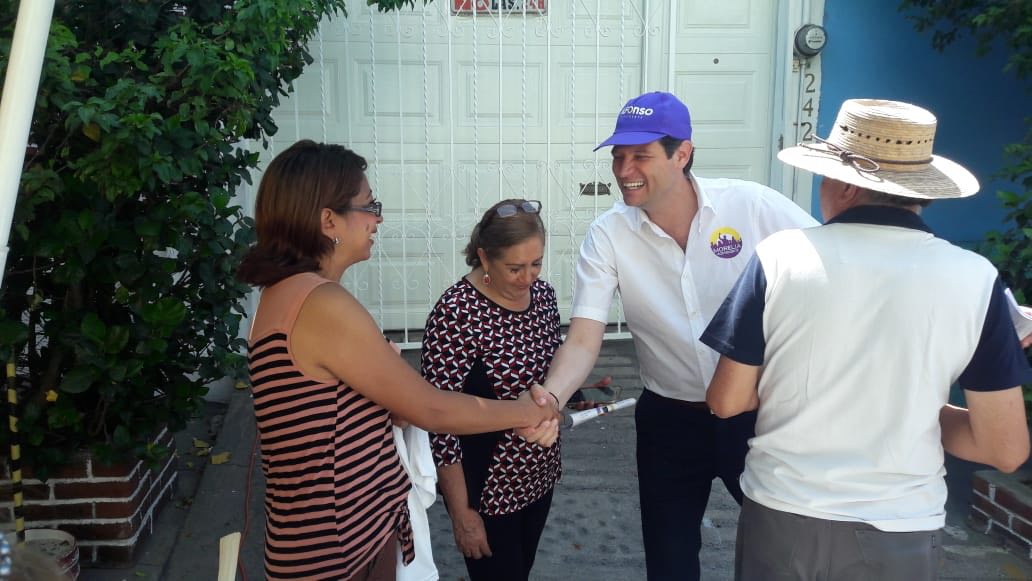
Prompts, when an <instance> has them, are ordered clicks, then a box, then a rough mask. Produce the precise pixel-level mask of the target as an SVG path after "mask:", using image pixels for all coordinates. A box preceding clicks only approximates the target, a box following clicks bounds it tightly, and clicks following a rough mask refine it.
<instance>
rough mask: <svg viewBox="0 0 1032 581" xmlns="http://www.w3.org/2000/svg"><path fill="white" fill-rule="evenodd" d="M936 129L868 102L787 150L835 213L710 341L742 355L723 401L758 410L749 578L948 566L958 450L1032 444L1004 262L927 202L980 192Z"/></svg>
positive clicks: (752, 276) (766, 244) (744, 530)
mask: <svg viewBox="0 0 1032 581" xmlns="http://www.w3.org/2000/svg"><path fill="white" fill-rule="evenodd" d="M935 127H936V119H935V117H934V116H933V115H932V114H931V113H930V112H928V111H926V110H925V109H922V108H920V107H916V106H914V105H910V104H907V103H900V102H895V101H876V100H850V101H846V102H845V103H844V104H843V105H842V109H841V110H840V111H839V114H838V118H837V119H836V121H835V125H834V127H833V128H832V131H831V135H830V136H829V137H828V139H827V140H818V142H817V143H815V144H812V145H810V144H802V145H799V146H796V147H791V148H788V149H786V150H784V151H782V152H781V153H780V154H779V155H778V157H779V158H780V159H781V160H782V161H784V162H785V163H788V164H790V165H793V166H795V167H799V168H802V169H804V170H807V171H810V172H813V173H815V174H819V175H821V176H824V179H823V181H822V183H821V187H820V201H821V213H822V214H823V215H824V218H825V220H826V221H827V223H826V224H825V225H824V226H820V227H817V228H810V229H804V230H787V231H784V232H780V233H778V234H775V235H773V236H771V237H770V238H768V239H766V240H765V241H763V242H762V243H760V244H759V245H758V246H757V248H756V254H755V256H754V257H753V258H752V261H751V262H750V264H749V266H748V267H746V269H745V272H744V273H743V274H742V276H741V278H739V280H738V282H737V283H736V285H735V287H734V288H733V289H732V291H731V293H730V294H729V295H728V297H727V299H726V300H725V302H724V304H723V305H722V306H721V308H720V310H719V311H718V312H717V315H716V316H715V317H714V319H713V321H712V322H711V323H710V325H709V327H708V328H707V330H706V332H705V333H704V334H703V336H702V341H703V342H704V343H706V344H707V345H710V346H711V347H713V348H714V349H716V350H717V351H719V352H720V353H721V354H722V356H721V358H720V362H719V363H718V365H717V370H716V373H715V374H714V377H713V381H712V382H711V383H710V387H709V390H708V392H707V397H706V400H707V402H709V404H710V407H711V408H712V409H713V411H714V413H716V414H717V415H720V416H724V417H726V416H732V415H735V414H738V413H741V412H744V411H747V410H753V409H758V416H757V423H756V437H755V438H753V439H752V440H751V441H750V449H749V453H748V455H747V457H746V463H745V471H744V473H743V474H742V490H743V492H744V493H745V496H746V499H745V502H744V504H743V507H742V513H741V517H740V519H739V524H738V542H737V547H736V555H735V577H736V579H763V580H764V581H767V580H777V579H816V578H827V579H881V580H885V579H900V580H903V579H905V580H913V579H935V578H937V576H938V566H939V558H940V552H941V538H942V527H943V526H944V524H945V510H944V506H945V502H946V483H945V481H944V479H943V475H944V474H945V469H944V467H943V450H944V449H945V450H946V451H947V452H949V453H951V454H953V455H954V456H957V457H959V458H963V459H966V460H971V461H975V462H982V463H986V464H991V465H993V466H995V467H997V468H999V469H1001V470H1004V471H1013V470H1015V469H1017V468H1018V466H1019V465H1020V464H1021V463H1022V462H1024V461H1025V459H1026V458H1027V457H1028V453H1029V435H1028V428H1027V424H1026V421H1025V408H1024V404H1023V401H1022V395H1021V387H1020V384H1022V383H1025V382H1029V381H1032V369H1030V368H1029V365H1028V362H1027V360H1026V359H1025V357H1024V354H1023V353H1022V351H1021V347H1020V345H1019V343H1018V337H1017V334H1016V333H1015V332H1014V327H1013V326H1012V323H1011V321H1010V319H1009V317H1008V314H1007V307H1006V303H1005V300H1006V299H1005V297H1004V291H1003V287H1002V286H1001V283H1000V281H999V277H998V274H997V271H996V269H995V268H994V267H993V266H992V265H991V264H990V263H989V262H988V261H987V260H985V259H984V258H982V257H980V256H978V255H976V254H974V253H972V252H969V251H967V250H963V249H961V248H958V247H956V246H953V245H951V244H949V243H948V242H946V241H944V240H942V239H940V238H936V237H935V235H934V234H932V232H931V231H930V230H929V228H928V226H927V225H925V223H924V222H923V221H922V220H921V217H920V213H921V208H922V207H924V206H926V205H927V204H928V203H929V202H931V201H933V200H940V199H948V198H962V197H966V196H970V195H972V194H974V193H975V192H976V191H977V190H978V182H977V180H976V179H975V177H974V176H973V175H971V173H970V172H968V171H967V170H966V169H964V168H963V167H961V166H960V165H958V164H956V163H954V162H952V161H950V160H948V159H945V158H942V157H940V156H937V155H933V153H932V145H933V141H934V138H935ZM954 382H957V383H959V385H960V386H961V387H962V388H963V389H964V395H965V398H966V400H967V405H968V408H967V409H964V408H960V407H955V406H951V405H948V403H947V400H948V397H949V392H950V386H951V384H953V383H954Z"/></svg>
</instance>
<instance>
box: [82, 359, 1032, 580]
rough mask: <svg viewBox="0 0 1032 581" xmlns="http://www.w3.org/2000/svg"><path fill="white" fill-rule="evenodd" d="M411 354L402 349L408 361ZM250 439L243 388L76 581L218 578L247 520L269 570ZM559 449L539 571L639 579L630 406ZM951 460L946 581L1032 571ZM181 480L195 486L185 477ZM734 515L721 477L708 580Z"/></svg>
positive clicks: (249, 571)
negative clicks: (121, 539)
mask: <svg viewBox="0 0 1032 581" xmlns="http://www.w3.org/2000/svg"><path fill="white" fill-rule="evenodd" d="M416 356H417V355H416V354H415V353H412V352H408V353H406V358H407V359H409V361H410V362H412V361H413V360H414V359H415V357H416ZM604 375H611V376H613V381H614V384H615V385H620V386H622V387H623V394H622V395H621V397H638V395H640V393H641V381H640V379H639V377H638V368H637V362H636V360H635V357H634V350H633V345H632V344H631V342H630V341H612V342H606V343H605V344H604V346H603V352H602V355H601V357H600V358H599V361H598V364H597V365H596V368H595V371H594V373H593V374H592V378H593V379H594V378H597V377H601V376H604ZM254 444H255V425H254V412H253V409H252V407H251V401H250V395H249V392H247V391H246V390H243V391H237V392H235V393H233V394H232V397H231V399H230V401H229V408H228V410H227V412H226V415H225V422H224V423H223V425H222V428H221V430H220V432H219V434H218V439H217V441H216V442H215V445H214V449H213V452H214V453H218V452H223V451H229V452H230V453H231V457H230V461H229V462H228V463H227V464H221V465H210V464H209V465H207V466H206V467H205V468H204V471H203V474H202V475H201V477H200V481H199V483H197V486H196V491H195V493H194V494H193V496H192V502H189V501H186V500H184V501H181V502H180V504H181V505H182V506H183V507H185V508H178V507H176V506H174V505H168V506H166V507H165V508H164V510H163V511H162V515H161V516H160V517H159V518H158V519H157V522H156V524H155V527H156V530H155V534H154V536H153V537H152V538H151V539H150V540H149V541H148V542H147V544H146V545H145V546H144V547H143V548H142V550H141V561H140V564H139V566H137V567H136V568H133V569H119V570H105V569H86V570H84V571H83V573H82V575H81V576H80V579H82V580H83V581H114V580H127V581H139V580H142V579H167V580H171V581H180V580H196V581H200V580H207V579H214V578H215V575H216V572H217V570H218V567H217V563H218V540H219V538H220V537H221V536H222V535H225V534H228V533H231V532H234V531H244V530H245V529H246V535H245V539H244V543H243V546H242V547H241V554H240V560H241V563H242V564H243V566H244V570H245V572H246V575H247V579H248V580H255V579H263V578H264V573H263V568H262V543H263V540H264V539H263V537H264V529H263V526H264V522H263V521H264V509H263V505H262V502H263V495H264V483H263V479H262V476H261V467H260V465H259V463H258V461H257V457H256V456H255V454H254V450H255V445H254ZM563 446H564V450H563V470H564V475H563V478H562V481H561V482H560V483H559V486H558V487H557V489H556V493H555V496H554V502H553V507H552V511H551V514H550V516H549V520H548V525H547V526H546V528H545V532H544V537H543V538H542V541H541V545H540V548H539V550H538V556H537V562H536V564H535V566H534V572H533V575H532V577H533V579H535V580H538V579H540V580H552V579H564V580H565V579H573V580H579V579H585V580H587V579H592V580H593V579H607V580H628V581H631V580H637V579H644V577H645V559H644V552H643V549H642V543H641V528H640V523H639V517H638V514H639V513H638V508H639V507H638V486H637V477H636V468H635V461H634V418H633V411H631V410H626V411H621V412H617V413H616V414H614V415H612V416H609V417H605V418H601V419H599V420H596V421H592V422H588V423H586V424H583V425H581V426H578V427H577V428H575V429H573V430H570V431H568V432H565V433H564V435H563ZM186 452H187V453H188V450H187V451H186ZM187 455H188V454H187ZM187 455H184V456H183V457H182V458H181V461H182V460H185V459H186V456H187ZM252 460H253V463H252ZM193 461H194V462H198V461H201V462H203V461H206V459H204V458H197V459H193ZM953 464H956V465H951V466H950V470H951V474H950V476H949V478H948V481H949V483H950V484H951V486H953V485H954V482H960V483H961V489H960V490H961V491H960V492H957V493H956V494H955V493H954V491H953V490H952V489H951V503H950V505H949V509H950V511H951V512H949V514H948V525H947V529H946V532H947V535H946V545H945V558H944V560H943V563H942V579H963V580H973V579H1032V565H1030V564H1029V562H1027V561H1025V560H1023V559H1021V558H1018V557H1016V556H1014V555H1012V554H1011V553H1008V552H1007V551H1005V550H1004V549H1002V548H1001V547H1000V545H999V544H998V543H997V542H996V541H995V540H993V539H990V538H989V537H986V536H985V535H982V534H980V533H978V532H977V531H974V530H972V529H971V528H970V527H968V526H966V524H965V518H966V516H967V515H966V508H964V507H963V506H961V507H960V509H959V510H954V501H955V500H956V498H957V497H965V498H966V494H967V493H968V492H967V491H964V490H962V486H963V484H964V483H965V482H970V480H969V474H965V472H969V471H970V469H971V468H972V467H974V465H967V464H966V463H953ZM965 478H967V479H965ZM185 485H186V486H187V487H189V486H190V483H189V481H188V479H187V481H185ZM967 486H970V484H967ZM182 492H183V491H181V493H182ZM186 492H187V493H189V492H192V491H189V490H188V491H186ZM248 497H249V498H248ZM245 501H246V502H245ZM429 517H430V529H431V531H430V532H431V537H432V538H433V545H434V559H435V561H436V563H437V566H438V568H439V570H440V573H441V579H442V580H447V581H457V580H459V579H464V578H465V575H466V572H465V566H464V564H463V561H462V557H461V555H460V554H459V553H458V551H457V550H456V549H455V546H454V541H453V537H452V531H451V523H450V521H449V520H448V516H447V514H446V513H445V511H444V508H443V505H442V503H441V502H440V501H438V502H437V503H435V504H434V506H433V507H432V508H431V510H430V513H429ZM737 518H738V507H737V505H736V504H735V503H734V501H733V500H732V499H731V497H730V495H728V493H727V491H725V490H724V488H723V485H722V484H721V483H720V482H719V481H716V482H714V485H713V494H712V496H711V498H710V503H709V506H708V508H707V510H706V516H705V521H704V527H705V528H704V531H703V543H704V546H703V549H702V554H701V559H702V568H703V578H704V579H711V580H723V579H731V578H732V564H733V561H734V541H735V532H736V528H737V527H736V523H737ZM238 579H242V577H240V576H238Z"/></svg>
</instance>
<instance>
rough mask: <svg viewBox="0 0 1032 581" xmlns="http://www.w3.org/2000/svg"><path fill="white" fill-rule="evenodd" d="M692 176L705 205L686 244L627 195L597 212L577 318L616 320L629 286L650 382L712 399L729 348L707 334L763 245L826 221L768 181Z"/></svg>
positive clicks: (580, 275)
mask: <svg viewBox="0 0 1032 581" xmlns="http://www.w3.org/2000/svg"><path fill="white" fill-rule="evenodd" d="M692 179H693V184H694V186H695V191H696V192H697V193H698V197H699V206H698V207H699V211H698V212H697V213H696V215H695V218H694V219H693V220H692V227H691V233H690V234H689V236H688V246H687V248H686V249H685V250H681V247H680V246H679V245H678V244H677V241H675V240H674V239H673V238H671V237H670V236H669V235H667V234H666V233H665V232H663V230H661V229H660V228H659V226H656V224H655V223H653V222H652V220H650V219H649V217H648V215H647V214H646V213H645V212H644V211H643V210H640V209H638V208H634V207H629V206H627V205H625V204H623V203H622V202H617V203H616V204H615V205H614V206H613V208H611V209H610V210H609V211H607V212H606V213H604V214H602V215H601V216H599V217H598V218H596V219H595V221H594V222H593V223H592V224H591V226H590V228H589V229H588V233H587V236H586V237H585V239H584V242H583V243H582V244H581V250H580V258H579V260H578V262H577V286H576V291H575V293H574V299H573V313H572V316H573V317H582V318H585V319H592V320H595V321H600V322H602V323H606V322H607V321H608V318H609V307H610V305H611V303H612V300H613V293H614V291H616V290H617V289H619V291H620V297H621V299H622V301H623V308H624V314H625V316H626V319H627V326H628V328H629V329H630V331H631V335H632V336H633V337H634V346H635V349H636V350H637V354H638V364H639V367H640V368H641V377H642V381H643V382H644V384H645V387H646V388H647V389H649V390H650V391H652V392H654V393H657V394H659V395H662V396H664V397H669V398H674V399H680V400H685V401H704V400H705V399H706V386H707V385H709V382H710V379H712V377H713V372H714V370H715V369H716V365H717V360H718V358H719V355H718V354H717V353H716V352H715V351H713V350H711V349H710V348H709V347H707V346H705V345H703V344H702V343H700V342H699V341H698V338H699V337H700V336H701V335H702V332H703V331H704V330H705V329H706V325H707V324H709V321H710V319H711V318H712V317H713V315H714V314H715V313H716V312H717V309H718V308H719V307H720V305H721V303H722V302H723V301H724V297H726V296H727V294H728V291H730V290H731V287H732V286H733V285H734V283H735V281H736V280H737V279H738V275H739V274H740V273H741V272H742V270H743V269H744V268H745V265H746V264H747V263H748V262H749V258H750V257H751V256H752V255H753V251H754V249H755V247H756V244H757V243H758V242H760V241H761V240H763V239H764V238H766V237H767V236H769V235H770V234H773V233H774V232H778V231H780V230H784V229H787V228H807V227H810V226H816V225H817V221H816V220H814V219H813V218H812V217H811V216H810V215H809V214H807V213H806V212H804V211H803V210H802V209H800V208H799V207H798V206H796V205H795V204H794V203H793V202H792V201H791V200H789V199H788V198H786V197H785V196H782V195H781V194H779V193H778V192H776V191H774V190H772V189H770V188H768V187H766V186H762V185H760V184H757V183H753V182H746V181H741V180H731V179H705V178H695V177H693V178H692Z"/></svg>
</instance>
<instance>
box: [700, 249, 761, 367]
mask: <svg viewBox="0 0 1032 581" xmlns="http://www.w3.org/2000/svg"><path fill="white" fill-rule="evenodd" d="M766 291H767V277H766V276H765V275H764V274H763V266H762V265H761V264H760V259H759V258H758V257H757V256H756V255H755V254H753V257H752V258H751V259H750V260H749V264H747V265H746V266H745V270H744V271H743V272H742V274H741V275H740V276H739V277H738V281H737V282H735V286H734V287H732V288H731V292H730V293H728V295H727V297H726V298H725V299H724V303H723V304H722V305H720V309H718V310H717V314H716V315H714V316H713V320H712V321H710V323H709V325H708V326H707V327H706V331H704V332H703V333H702V337H700V338H699V340H700V341H702V342H703V343H705V344H706V345H708V346H709V347H710V348H712V349H713V350H714V351H717V352H718V353H720V354H721V355H726V356H727V357H729V358H731V359H734V360H735V361H737V362H738V363H744V364H746V365H763V352H764V350H765V349H766V347H767V344H766V341H765V340H764V338H763V307H764V295H765V294H766Z"/></svg>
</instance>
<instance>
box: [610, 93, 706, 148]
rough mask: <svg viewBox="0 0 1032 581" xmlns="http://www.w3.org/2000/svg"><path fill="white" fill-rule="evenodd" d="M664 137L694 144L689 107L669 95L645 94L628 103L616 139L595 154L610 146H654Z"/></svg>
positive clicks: (611, 138)
mask: <svg viewBox="0 0 1032 581" xmlns="http://www.w3.org/2000/svg"><path fill="white" fill-rule="evenodd" d="M663 137H673V138H675V139H684V140H686V141H690V140H691V138H692V118H691V115H689V114H688V107H687V106H685V104H684V103H682V102H681V100H680V99H678V98H677V97H675V96H673V95H672V94H670V93H663V92H659V91H656V92H654V93H645V94H644V95H641V96H639V97H635V98H633V99H631V100H630V101H627V104H626V105H624V106H623V109H620V114H619V115H617V116H616V130H615V131H614V132H613V135H612V136H610V137H609V139H607V140H605V141H603V142H602V143H600V144H598V147H596V148H595V149H594V150H593V151H598V150H599V149H600V148H603V147H606V146H607V145H641V144H643V143H652V142H653V141H656V140H657V139H660V138H663Z"/></svg>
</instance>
